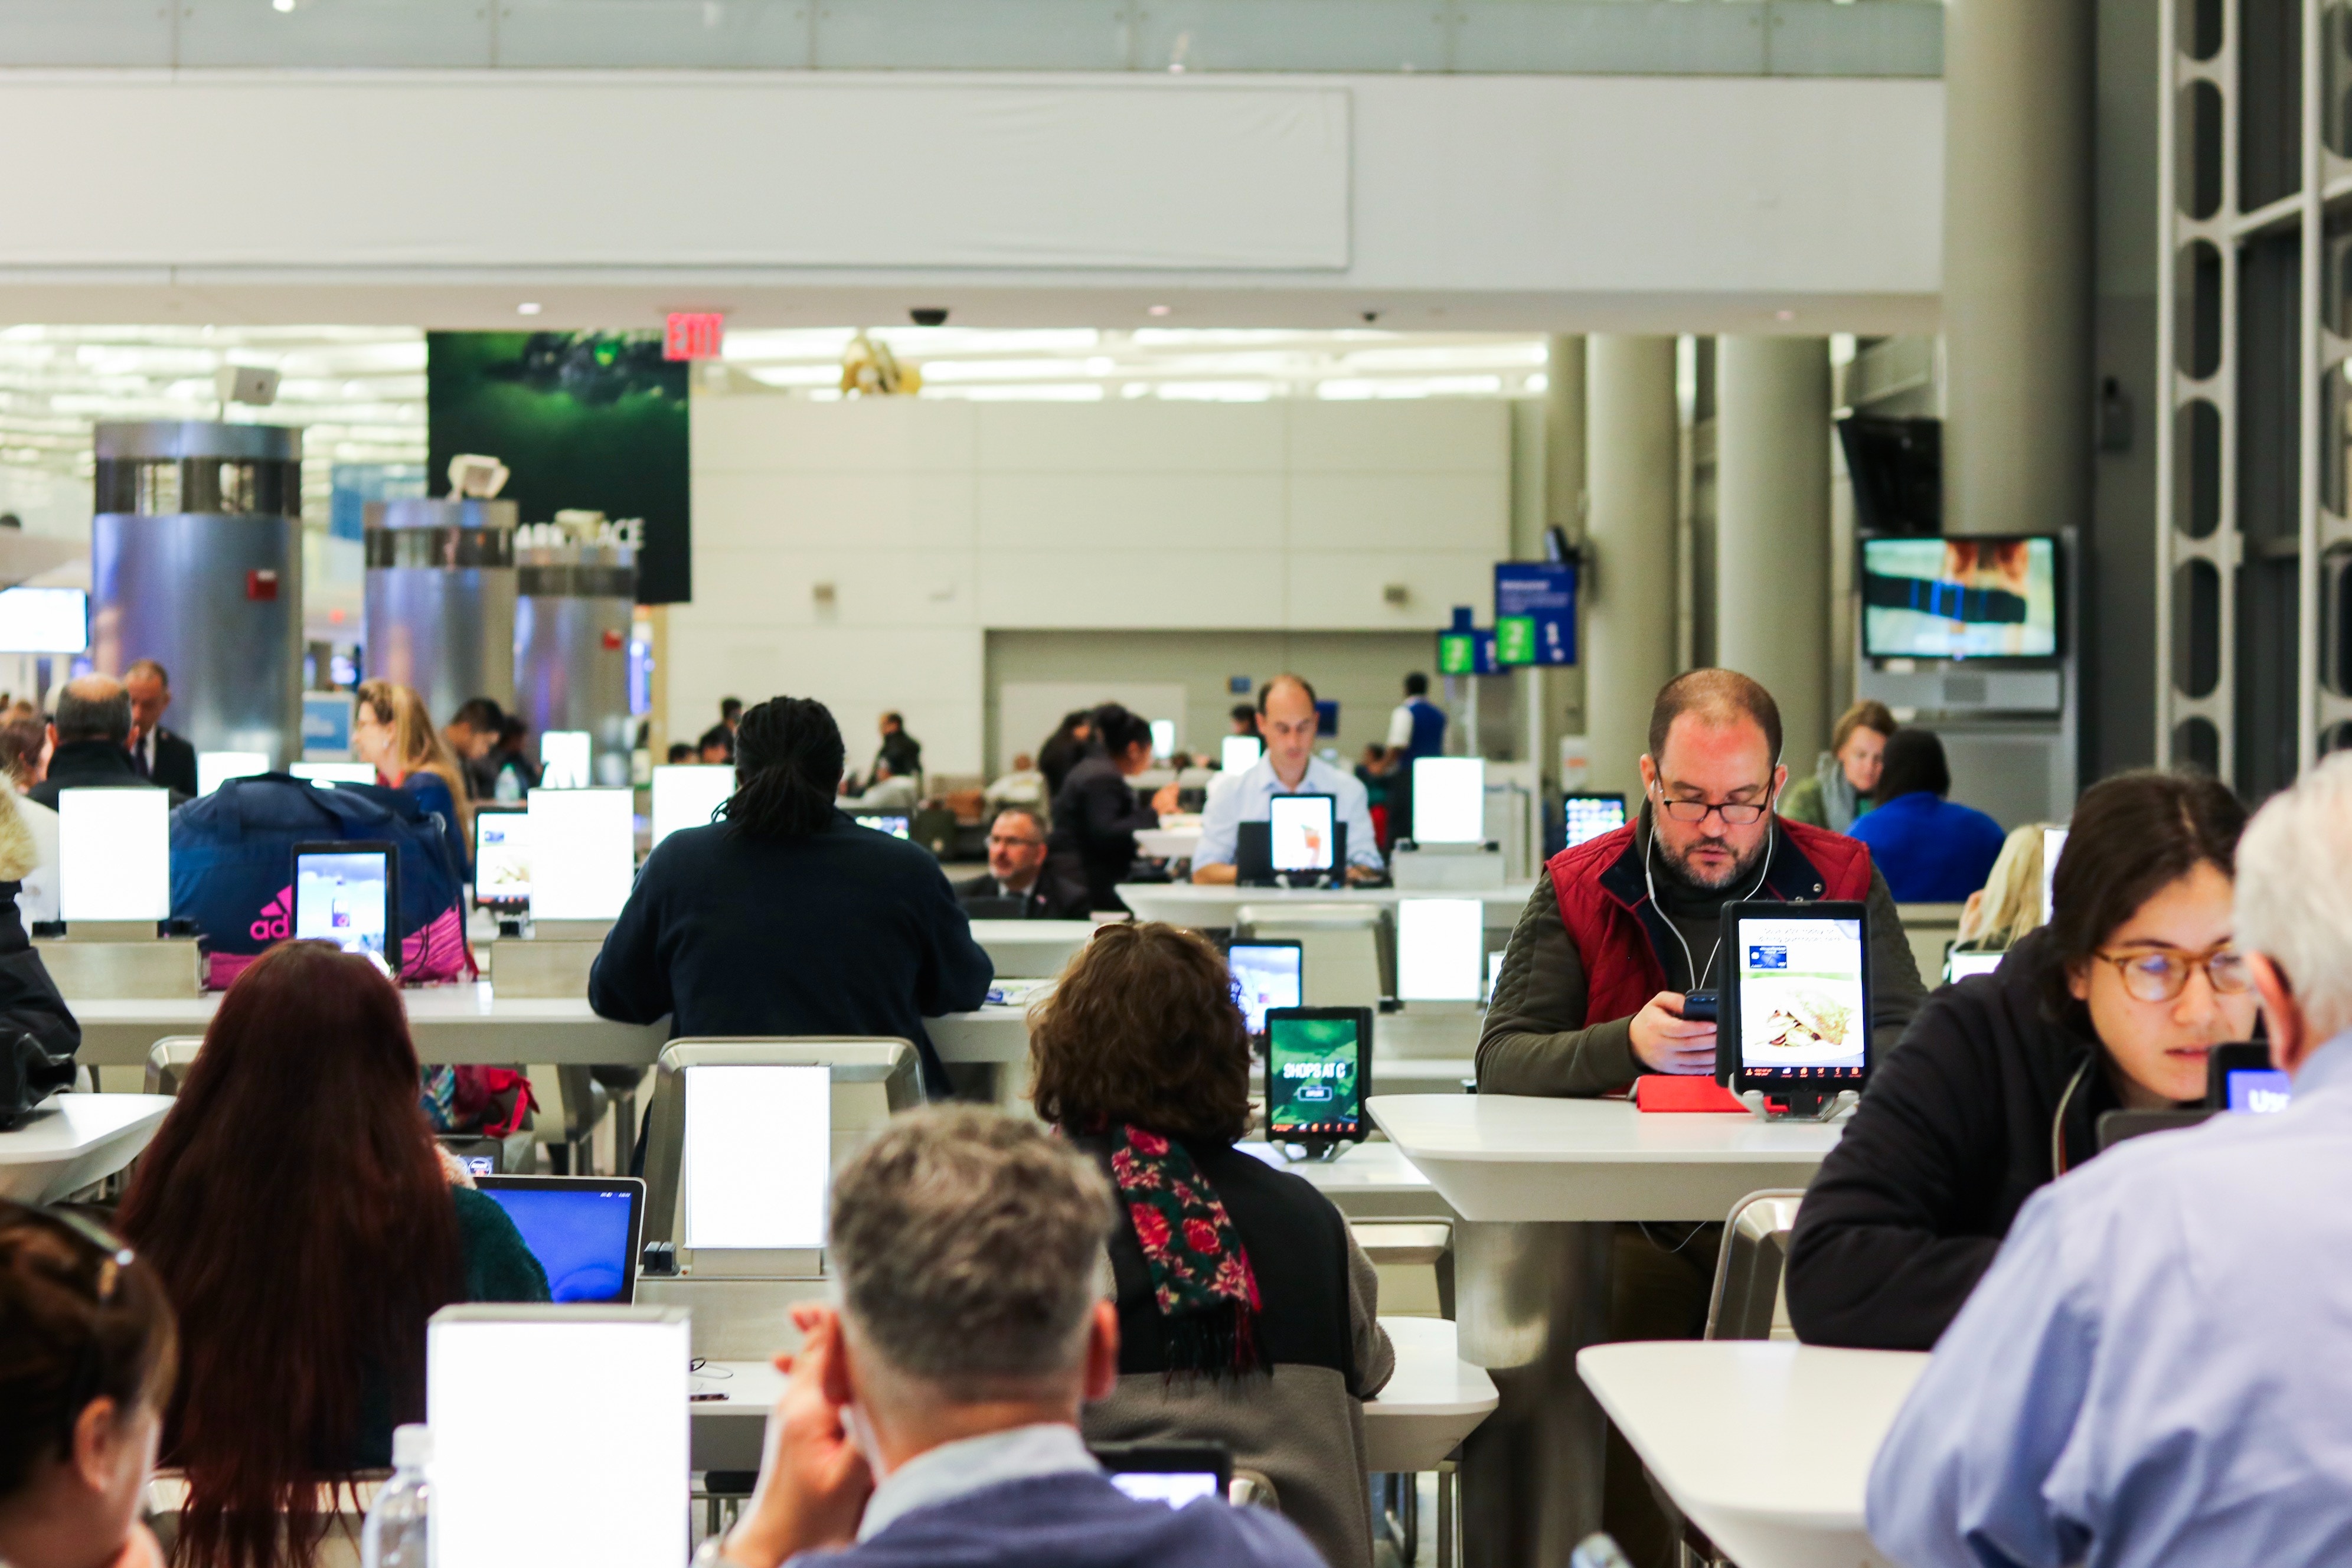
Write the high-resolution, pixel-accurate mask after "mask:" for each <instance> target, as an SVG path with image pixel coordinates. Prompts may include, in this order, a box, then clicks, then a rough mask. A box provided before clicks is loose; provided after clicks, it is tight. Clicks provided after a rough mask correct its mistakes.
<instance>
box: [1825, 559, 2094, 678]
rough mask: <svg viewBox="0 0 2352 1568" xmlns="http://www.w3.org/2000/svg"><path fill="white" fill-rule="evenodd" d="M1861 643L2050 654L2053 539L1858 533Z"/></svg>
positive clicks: (2054, 603) (2003, 654) (1978, 653)
mask: <svg viewBox="0 0 2352 1568" xmlns="http://www.w3.org/2000/svg"><path fill="white" fill-rule="evenodd" d="M1862 651H1863V652H1864V654H1866V655H1868V656H1869V657H1870V658H2056V657H2057V655H2058V542H2057V541H2056V540H2055V539H2053V538H2050V537H2048V536H2037V537H2032V538H2005V539H1943V538H1937V539H1865V540H1864V541H1863V542H1862Z"/></svg>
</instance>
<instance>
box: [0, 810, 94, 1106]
mask: <svg viewBox="0 0 2352 1568" xmlns="http://www.w3.org/2000/svg"><path fill="white" fill-rule="evenodd" d="M5 794H6V792H5V791H0V796H5ZM39 855H40V851H39V849H38V847H37V846H36V845H35V844H34V842H33V835H32V831H31V830H30V829H29V828H27V827H26V826H25V819H24V816H23V815H22V814H21V813H19V812H18V811H17V809H16V804H15V802H14V801H13V800H12V799H7V798H0V1129H5V1128H7V1127H10V1126H13V1125H15V1124H16V1122H18V1121H21V1120H23V1119H24V1118H25V1117H26V1116H28V1115H29V1114H31V1112H32V1110H33V1108H34V1107H35V1106H37V1105H38V1104H39V1103H40V1102H41V1101H42V1100H46V1099H47V1098H48V1097H49V1096H50V1095H51V1094H53V1093H55V1092H56V1091H57V1090H58V1089H64V1088H65V1087H67V1086H68V1084H70V1083H72V1082H73V1079H74V1053H75V1052H76V1051H78V1050H79V1049H80V1048H81V1026H80V1025H79V1023H77V1022H76V1021H75V1019H74V1016H73V1012H72V1009H70V1008H68V1006H67V1005H66V1003H65V998H64V997H62V996H60V995H58V987H57V983H56V982H55V981H53V980H51V979H50V978H49V972H48V970H47V968H46V967H45V966H44V965H43V964H42V963H41V955H40V952H39V951H38V950H37V949H36V948H35V947H34V946H33V944H32V941H31V939H30V938H28V937H27V936H26V933H25V922H24V919H23V916H22V913H21V911H19V910H18V909H17V907H16V894H17V890H18V889H19V888H20V887H21V886H22V885H23V883H24V879H25V877H26V873H28V872H30V871H31V870H32V869H33V868H34V866H35V865H36V863H37V861H38V859H39Z"/></svg>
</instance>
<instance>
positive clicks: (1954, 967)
mask: <svg viewBox="0 0 2352 1568" xmlns="http://www.w3.org/2000/svg"><path fill="white" fill-rule="evenodd" d="M2007 956H2008V954H2007V953H2005V952H1959V951H1958V950H1957V949H1956V950H1954V951H1953V952H1948V953H1946V954H1945V955H1944V978H1945V979H1946V980H1966V979H1968V978H1969V977H1970V976H1971V975H1977V974H1990V973H1992V972H1993V971H1994V970H1996V969H1999V968H2000V961H2001V960H2002V959H2003V958H2005V957H2007Z"/></svg>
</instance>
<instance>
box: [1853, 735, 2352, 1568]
mask: <svg viewBox="0 0 2352 1568" xmlns="http://www.w3.org/2000/svg"><path fill="white" fill-rule="evenodd" d="M2066 852H2067V855H2068V856H2069V857H2072V856H2073V854H2074V844H2073V842H2072V841H2071V840H2070V841H2069V843H2068V846H2067V851H2066ZM2236 865H2237V887H2236V903H2237V907H2236V911H2235V914H2234V917H2233V921H2232V925H2233V927H2234V931H2233V942H2234V946H2233V947H2232V946H2231V944H2227V943H2225V944H2224V947H2223V948H2221V949H2206V950H2202V951H2199V950H2184V949H2182V948H2179V947H2168V948H2165V949H2162V950H2158V952H2156V953H2155V954H2154V955H2153V956H2151V957H2148V958H2146V959H2143V960H2142V961H2141V962H2142V963H2143V964H2144V965H2145V966H2147V967H2150V968H2153V967H2154V966H2155V964H2156V963H2157V961H2158V960H2159V959H2160V960H2161V961H2162V962H2163V964H2164V967H2166V968H2167V969H2168V971H2169V972H2170V973H2172V974H2173V975H2174V976H2176V977H2177V976H2179V975H2180V974H2182V973H2187V972H2192V971H2196V970H2204V971H2206V972H2207V973H2209V974H2210V973H2211V972H2212V968H2213V966H2214V965H2215V964H2217V963H2223V962H2225V961H2226V962H2231V963H2242V964H2243V967H2244V968H2245V969H2246V970H2247V971H2250V972H2251V973H2252V979H2253V984H2254V988H2255V989H2256V990H2257V991H2258V992H2260V993H2261V995H2262V1009H2263V1016H2264V1018H2266V1019H2267V1020H2268V1022H2269V1024H2270V1048H2271V1060H2272V1062H2273V1065H2274V1066H2276V1067H2277V1068H2280V1069H2281V1070H2282V1071H2284V1072H2286V1073H2288V1074H2290V1075H2292V1079H2293V1099H2292V1100H2291V1102H2290V1103H2289V1104H2288V1105H2287V1107H2286V1109H2285V1110H2280V1111H2277V1112H2275V1113H2273V1114H2266V1115H2252V1114H2242V1113H2238V1114H2233V1113H2227V1112H2225V1113H2223V1114H2221V1115H2220V1116H2217V1117H2214V1118H2213V1119H2211V1120H2210V1121H2207V1122H2205V1123H2204V1124H2203V1125H2202V1126H2200V1127H2198V1128H2196V1129H2194V1130H2193V1131H2174V1132H2162V1133H2158V1134H2157V1135H2155V1136H2152V1137H2147V1138H2137V1139H2134V1140H2132V1141H2131V1142H2128V1143H2125V1144H2123V1145H2121V1146H2120V1147H2117V1148H2113V1149H2110V1150H2108V1151H2107V1152H2105V1153H2103V1154H2101V1155H2099V1157H2098V1158H2097V1159H2095V1160H2094V1161H2092V1162H2091V1163H2089V1164H2087V1165H2085V1166H2084V1167H2083V1168H2082V1169H2081V1170H2079V1171H2076V1172H2074V1173H2070V1174H2068V1175H2067V1176H2065V1177H2064V1178H2063V1180H2060V1181H2056V1182H2053V1183H2052V1184H2049V1185H2048V1186H2045V1187H2043V1188H2042V1190H2041V1191H2040V1192H2038V1193H2036V1194H2034V1195H2033V1196H2032V1198H2031V1199H2029V1200H2028V1201H2027V1203H2026V1205H2025V1207H2024V1209H2023V1210H2022V1211H2021V1213H2020V1214H2019V1215H2018V1218H2017V1223H2016V1225H2015V1226H2013V1227H2012V1228H2011V1231H2010V1233H2009V1237H2008V1239H2007V1240H2006V1241H2005V1242H2003V1243H2002V1245H2001V1249H2000V1256H1999V1257H1998V1258H1996V1259H1995V1260H1994V1262H1993V1266H1992V1268H1991V1270H1990V1272H1989V1273H1987V1274H1986V1275H1985V1277H1984V1279H1983V1280H1982V1282H1981V1283H1979V1285H1978V1287H1977V1289H1976V1292H1975V1294H1974V1295H1972V1296H1971V1297H1969V1302H1968V1305H1967V1306H1965V1307H1963V1308H1962V1309H1961V1310H1960V1314H1959V1316H1958V1318H1957V1319H1955V1320H1954V1321H1953V1322H1952V1325H1951V1327H1950V1328H1949V1329H1948V1330H1947V1331H1945V1333H1944V1336H1943V1338H1942V1339H1941V1340H1940V1341H1938V1342H1937V1345H1936V1353H1935V1357H1934V1359H1933V1360H1931V1361H1930V1362H1929V1363H1927V1371H1926V1372H1925V1373H1922V1374H1921V1375H1920V1378H1919V1381H1918V1382H1917V1383H1916V1384H1914V1385H1913V1387H1912V1391H1911V1394H1910V1397H1909V1399H1908V1400H1907V1401H1906V1403H1905V1405H1904V1406H1903V1409H1902V1411H1901V1413H1900V1414H1899V1415H1896V1417H1895V1425H1894V1426H1893V1428H1892V1430H1890V1431H1889V1432H1888V1434H1887V1436H1886V1440H1885V1443H1884V1444H1883V1445H1882V1446H1881V1447H1880V1448H1879V1450H1878V1458H1877V1461H1876V1463H1875V1464H1874V1467H1873V1468H1872V1471H1871V1477H1870V1486H1869V1492H1868V1518H1869V1524H1870V1534H1871V1538H1872V1539H1873V1540H1874V1542H1877V1544H1878V1547H1879V1550H1880V1551H1881V1552H1885V1554H1886V1555H1887V1556H1888V1557H1889V1558H1890V1559H1891V1560H1893V1561H1895V1562H1898V1563H1907V1564H1909V1565H1910V1568H1976V1565H1977V1564H1979V1563H1986V1562H1989V1561H1992V1560H1995V1559H1998V1560H1999V1561H2000V1562H2004V1563H2090V1564H2101V1565H2105V1564H2114V1565H2118V1568H2125V1565H2137V1564H2143V1563H2150V1564H2152V1563H2266V1564H2267V1563H2278V1564H2304V1563H2343V1562H2347V1561H2352V1488H2347V1487H2346V1486H2345V1484H2344V1474H2343V1466H2342V1464H2341V1461H2340V1459H2339V1458H2338V1456H2339V1455H2340V1453H2341V1451H2342V1433H2343V1412H2344V1410H2345V1408H2346V1407H2347V1405H2352V1363H2347V1362H2346V1361H2345V1360H2344V1359H2343V1358H2342V1357H2339V1356H2336V1355H2332V1354H2330V1353H2328V1352H2327V1349H2326V1347H2327V1346H2329V1345H2330V1344H2332V1343H2334V1342H2336V1338H2337V1336H2338V1335H2339V1334H2340V1332H2341V1331H2342V1321H2343V1310H2342V1304H2341V1303H2342V1300H2343V1297H2344V1292H2345V1265H2344V1263H2343V1262H2342V1261H2341V1260H2342V1259H2343V1258H2347V1257H2352V1208H2347V1205H2345V1203H2344V1201H2343V1194H2345V1193H2346V1192H2347V1190H2352V756H2346V755H2343V754H2341V753H2339V754H2337V755H2336V756H2333V757H2330V758H2328V759H2327V760H2326V761H2325V762H2323V763H2319V764H2318V765H2317V766H2316V767H2314V768H2312V769H2310V770H2309V771H2308V772H2307V773H2305V775H2304V777H2303V778H2302V780H2301V781H2300V782H2298V783H2297V784H2295V785H2294V788H2292V789H2290V790H2287V791H2285V792H2284V793H2282V794H2280V795H2273V796H2272V797H2271V800H2270V803H2269V804H2268V805H2265V806H2263V809H2262V810H2261V811H2260V812H2259V813H2257V814H2256V815H2255V816H2254V819H2253V821H2252V824H2250V825H2249V826H2247V828H2246V830H2245V832H2244V834H2243V835H2242V837H2240V838H2239V840H2238V845H2237V853H2236ZM2062 868H2063V865H2062ZM2058 907H2059V910H2060V911H2061V912H2062V913H2063V911H2064V910H2065V909H2066V908H2067V903H2066V900H2064V899H2063V898H2061V899H2060V900H2059V902H2058ZM1971 984H1976V983H1975V982H1971ZM1903 1048H1904V1049H1905V1050H1906V1051H1910V1050H1916V1049H1917V1048H1918V1047H1917V1046H1916V1045H1915V1044H1906V1045H1905V1047H1903ZM1872 1092H1873V1093H1874V1094H1875V1093H1876V1092H1877V1090H1876V1089H1875V1088H1874V1089H1872Z"/></svg>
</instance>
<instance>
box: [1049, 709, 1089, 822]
mask: <svg viewBox="0 0 2352 1568" xmlns="http://www.w3.org/2000/svg"><path fill="white" fill-rule="evenodd" d="M1094 719H1095V716H1094V715H1093V714H1092V713H1091V712H1088V711H1087V710H1085V709H1083V708H1081V709H1077V710H1073V711H1071V712H1068V713H1065V714H1063V715H1062V722H1061V725H1060V726H1059V727H1058V728H1057V729H1055V731H1054V732H1053V733H1052V734H1050V735H1048V736H1046V737H1045V744H1044V745H1042V746H1040V747H1038V748H1037V771H1038V772H1039V773H1044V774H1045V800H1046V802H1047V804H1048V805H1050V804H1052V802H1053V801H1054V800H1055V797H1057V796H1059V795H1061V793H1062V784H1063V781H1064V780H1066V779H1067V778H1068V777H1069V776H1070V770H1071V769H1072V768H1075V767H1076V766H1077V765H1078V764H1079V763H1082V762H1084V761H1085V760H1086V759H1087V756H1088V755H1089V754H1091V753H1093V752H1099V751H1100V750H1102V748H1101V747H1100V746H1099V745H1097V743H1096V742H1095V728H1094Z"/></svg>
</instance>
